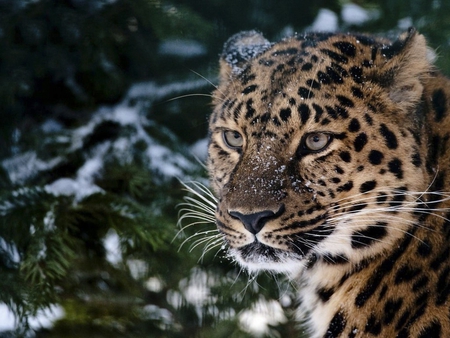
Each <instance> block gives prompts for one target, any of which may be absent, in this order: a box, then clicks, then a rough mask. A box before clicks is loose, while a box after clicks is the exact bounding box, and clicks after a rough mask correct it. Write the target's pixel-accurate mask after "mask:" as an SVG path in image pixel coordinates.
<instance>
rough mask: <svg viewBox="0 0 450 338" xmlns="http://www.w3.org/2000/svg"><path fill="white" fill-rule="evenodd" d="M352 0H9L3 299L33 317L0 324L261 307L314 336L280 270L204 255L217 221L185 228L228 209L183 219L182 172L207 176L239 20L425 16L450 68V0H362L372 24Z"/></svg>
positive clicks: (399, 22) (64, 330) (1, 56)
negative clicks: (349, 11) (205, 163)
mask: <svg viewBox="0 0 450 338" xmlns="http://www.w3.org/2000/svg"><path fill="white" fill-rule="evenodd" d="M311 3H313V4H311ZM349 4H350V3H349V2H346V1H331V0H317V1H313V2H311V1H306V0H301V1H298V0H297V1H269V0H250V1H241V0H211V1H205V0H204V1H200V0H184V1H181V0H180V1H176V0H173V1H169V0H160V1H158V0H116V1H106V0H51V1H50V0H35V1H26V0H0V113H1V123H0V138H1V142H0V164H1V165H0V216H1V223H0V303H3V304H6V305H7V306H8V308H9V309H10V311H12V312H13V313H15V316H16V318H17V327H16V329H15V330H10V331H4V332H2V333H0V337H13V336H21V335H23V336H26V335H31V336H33V335H34V336H37V337H230V336H233V337H250V336H258V333H257V332H256V331H251V330H250V331H249V329H248V328H247V329H246V324H245V319H246V318H252V319H251V320H252V321H253V322H258V323H261V324H258V325H259V327H260V328H262V331H261V333H260V334H259V336H264V335H265V336H271V337H280V336H281V337H299V336H301V332H302V330H301V328H300V327H298V326H297V325H296V324H294V323H293V321H292V318H293V315H292V312H293V309H294V308H295V297H294V296H293V293H294V290H293V288H292V287H291V286H290V285H289V284H288V283H287V282H286V281H284V279H283V278H282V277H281V276H269V275H266V274H261V275H260V276H258V277H257V278H254V279H253V278H249V276H248V274H247V273H245V272H240V270H239V269H238V268H237V267H236V266H235V265H234V264H233V263H232V262H230V261H229V260H228V259H227V258H226V256H225V255H224V252H223V251H222V250H221V246H220V244H219V245H218V246H217V247H214V248H212V249H211V250H210V251H209V252H208V253H207V254H205V256H204V257H203V258H202V259H200V257H201V256H202V252H203V248H204V245H207V244H208V242H205V243H204V244H202V243H198V244H199V245H198V246H196V247H194V246H195V244H196V242H195V239H201V238H206V237H205V236H206V235H201V236H198V237H194V238H193V239H191V240H188V241H187V243H186V244H184V245H181V244H182V243H183V241H184V240H185V239H186V238H187V237H189V236H190V235H193V234H195V232H196V231H202V230H205V229H206V230H208V229H214V225H194V226H192V227H190V228H188V229H187V230H186V231H185V232H184V233H183V234H181V235H179V236H176V235H177V232H178V230H179V227H177V218H178V211H179V210H180V208H182V207H178V208H177V204H179V203H180V202H182V198H183V196H184V195H186V194H187V193H186V192H184V191H183V190H182V186H181V184H180V183H179V181H178V179H177V178H180V179H181V180H185V181H188V180H190V179H197V180H202V181H203V182H206V180H205V179H204V178H205V177H206V174H205V170H204V168H203V167H202V166H201V165H200V164H199V162H198V161H197V159H196V156H197V157H199V158H200V161H202V160H204V158H203V157H202V156H204V141H203V143H202V142H200V143H196V142H198V141H199V140H202V139H204V138H205V136H206V128H207V117H208V114H209V111H210V109H211V107H210V101H211V100H210V97H209V93H211V91H212V90H213V89H214V86H213V84H214V83H216V75H217V71H218V55H219V54H220V52H221V49H222V45H223V43H224V42H225V41H226V39H227V38H228V37H229V36H230V35H232V34H234V33H236V32H239V31H241V30H249V29H258V30H259V31H261V32H263V33H264V35H265V36H266V37H267V38H268V39H270V40H276V39H280V38H282V37H283V35H285V34H286V33H290V34H292V33H294V32H303V31H304V30H305V29H307V28H308V27H311V25H312V24H313V22H314V21H315V19H316V18H317V16H318V14H319V11H320V10H321V9H328V10H329V11H331V12H332V13H334V17H335V18H336V19H337V20H338V26H339V27H338V28H339V29H340V30H343V31H363V32H371V33H376V34H387V35H395V34H398V33H399V32H401V31H402V30H404V29H405V28H406V27H407V26H408V25H410V24H411V25H414V26H415V27H417V28H418V30H419V31H420V32H421V33H423V34H424V35H425V36H426V37H427V39H428V41H429V44H430V46H431V47H432V48H433V49H435V50H436V53H437V55H438V59H437V62H436V64H437V66H438V67H439V68H440V69H442V70H443V72H444V73H446V74H450V61H449V60H450V58H449V57H448V56H449V55H450V50H449V49H450V46H449V37H450V2H448V1H443V0H434V1H429V0H408V1H404V0H383V1H366V0H360V1H354V2H353V4H356V5H358V6H360V7H361V8H363V9H364V10H365V11H366V12H365V13H366V14H367V15H369V18H370V19H368V20H366V21H365V22H363V23H360V24H358V25H355V24H354V23H353V24H352V23H351V22H349V21H348V20H345V17H344V16H343V15H342V10H343V8H345V6H348V5H349ZM347 8H348V7H347ZM322 13H323V12H322ZM328 13H330V12H328ZM127 116H128V117H130V116H131V117H133V118H135V119H134V120H132V121H131V122H130V121H128V122H126V121H125V122H124V118H125V117H127ZM199 144H200V145H203V148H202V147H200V149H203V151H200V153H199V152H197V151H196V150H195V149H198V148H197V147H193V145H199ZM121 147H122V148H121ZM55 182H57V183H60V184H63V183H64V184H65V185H64V187H65V189H66V190H64V189H63V190H64V191H63V190H61V189H60V190H58V191H59V193H55V189H51V187H53V188H55ZM69 183H70V184H71V186H72V188H73V189H72V190H70V189H69V190H67V189H68V188H67V186H68V185H69V186H70V184H69ZM86 187H90V188H92V187H95V189H96V190H95V189H94V191H90V192H89V191H87V190H86ZM86 191H87V192H86ZM186 224H189V221H187V223H186ZM186 224H184V225H186ZM111 240H112V243H113V244H114V243H116V244H117V245H118V246H119V247H120V248H116V249H117V250H118V251H119V252H120V253H121V254H120V257H119V258H118V259H116V260H114V259H111V258H110V256H108V255H109V254H110V253H111V250H110V249H109V248H108V244H107V243H111V242H110V241H111ZM117 250H116V252H117ZM249 279H251V281H250V282H249ZM268 304H269V305H268ZM50 306H52V308H54V307H55V306H56V308H57V309H59V310H58V311H59V312H58V313H63V315H59V316H58V319H57V320H56V321H55V323H54V324H53V325H52V326H47V327H45V328H39V326H36V325H34V324H33V323H31V324H33V325H31V326H30V325H29V324H30V320H31V319H33V318H34V317H35V316H36V315H37V314H38V317H39V313H40V312H39V311H41V310H42V309H45V308H48V307H50ZM268 309H269V310H270V309H272V310H273V309H276V311H275V314H274V313H270V311H269V310H268ZM252 311H253V312H252ZM250 313H253V315H251V314H250ZM255 313H259V315H260V316H262V317H264V316H265V318H272V319H274V322H273V323H270V322H268V321H267V320H265V319H261V318H260V317H255ZM277 316H285V317H284V318H285V319H286V320H283V319H282V318H281V317H280V318H278V319H277ZM2 320H4V318H3V319H2V318H0V321H2ZM265 323H266V324H267V323H268V324H267V325H266V324H265ZM269 324H270V325H269ZM251 332H253V333H251Z"/></svg>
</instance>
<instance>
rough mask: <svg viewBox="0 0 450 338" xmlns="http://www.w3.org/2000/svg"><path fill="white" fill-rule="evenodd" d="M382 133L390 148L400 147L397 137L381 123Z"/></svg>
mask: <svg viewBox="0 0 450 338" xmlns="http://www.w3.org/2000/svg"><path fill="white" fill-rule="evenodd" d="M380 133H381V135H382V136H383V137H384V140H385V142H386V145H387V146H388V148H389V149H397V147H398V142H397V137H396V136H395V134H394V133H393V132H392V131H391V130H390V129H389V128H388V127H387V126H386V125H385V124H381V126H380Z"/></svg>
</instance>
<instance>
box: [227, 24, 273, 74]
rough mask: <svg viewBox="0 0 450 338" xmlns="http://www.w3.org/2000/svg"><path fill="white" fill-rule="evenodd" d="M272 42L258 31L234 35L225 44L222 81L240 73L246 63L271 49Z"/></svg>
mask: <svg viewBox="0 0 450 338" xmlns="http://www.w3.org/2000/svg"><path fill="white" fill-rule="evenodd" d="M271 46H272V44H271V43H270V42H269V41H268V40H267V39H265V38H264V36H263V35H262V34H261V33H259V32H257V31H254V30H253V31H244V32H240V33H237V34H235V35H233V36H232V37H231V38H229V39H228V41H227V42H226V43H225V45H224V46H223V52H222V55H221V58H220V81H221V82H226V81H229V80H230V77H232V76H233V75H239V74H240V73H242V71H243V70H244V68H245V63H246V62H248V61H249V60H251V59H253V58H254V57H256V56H258V55H259V54H261V53H263V52H265V51H266V50H267V49H269V48H270V47H271Z"/></svg>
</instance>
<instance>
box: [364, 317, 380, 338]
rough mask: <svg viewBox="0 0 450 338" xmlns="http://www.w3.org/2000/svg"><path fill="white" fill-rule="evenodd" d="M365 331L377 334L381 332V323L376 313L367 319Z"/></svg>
mask: <svg viewBox="0 0 450 338" xmlns="http://www.w3.org/2000/svg"><path fill="white" fill-rule="evenodd" d="M365 332H366V333H371V334H373V335H375V336H378V335H379V334H380V332H381V323H380V321H379V320H378V319H377V318H376V317H375V316H374V315H370V317H369V319H368V320H367V323H366V327H365Z"/></svg>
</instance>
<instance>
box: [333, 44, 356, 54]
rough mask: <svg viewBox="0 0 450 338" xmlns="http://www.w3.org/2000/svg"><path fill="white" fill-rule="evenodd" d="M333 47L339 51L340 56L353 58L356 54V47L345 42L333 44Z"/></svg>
mask: <svg viewBox="0 0 450 338" xmlns="http://www.w3.org/2000/svg"><path fill="white" fill-rule="evenodd" d="M333 46H334V47H336V48H337V49H339V50H340V51H341V53H342V54H345V55H347V56H350V57H354V56H355V54H356V47H355V46H354V45H353V44H352V43H350V42H347V41H338V42H335V43H333Z"/></svg>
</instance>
